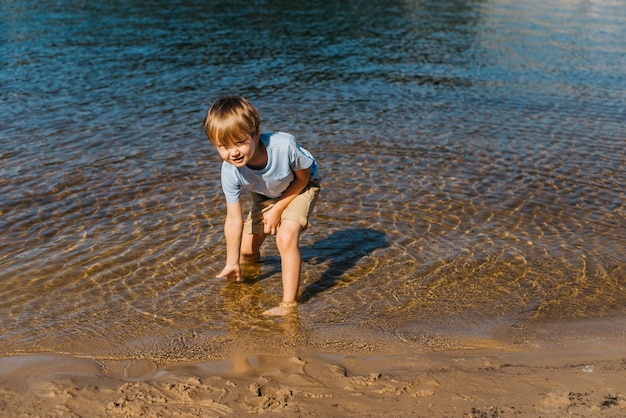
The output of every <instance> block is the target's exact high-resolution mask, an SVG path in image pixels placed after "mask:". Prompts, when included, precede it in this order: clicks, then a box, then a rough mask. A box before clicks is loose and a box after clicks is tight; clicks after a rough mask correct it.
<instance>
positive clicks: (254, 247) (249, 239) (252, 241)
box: [240, 232, 267, 263]
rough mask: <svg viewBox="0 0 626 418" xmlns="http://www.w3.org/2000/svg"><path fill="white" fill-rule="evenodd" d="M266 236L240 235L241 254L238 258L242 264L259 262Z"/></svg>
mask: <svg viewBox="0 0 626 418" xmlns="http://www.w3.org/2000/svg"><path fill="white" fill-rule="evenodd" d="M266 237H267V235H266V234H247V233H245V232H244V233H243V234H242V235H241V252H240V258H241V262H242V263H257V262H259V261H261V245H262V244H263V241H265V238H266Z"/></svg>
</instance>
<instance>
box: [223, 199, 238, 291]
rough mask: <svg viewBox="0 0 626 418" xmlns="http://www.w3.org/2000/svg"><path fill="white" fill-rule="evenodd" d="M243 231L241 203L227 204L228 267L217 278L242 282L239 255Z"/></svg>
mask: <svg viewBox="0 0 626 418" xmlns="http://www.w3.org/2000/svg"><path fill="white" fill-rule="evenodd" d="M242 231H243V216H242V206H241V201H239V202H237V203H226V221H225V222H224V237H225V238H226V266H224V269H223V270H222V272H221V273H220V274H218V275H217V278H218V279H220V278H222V277H234V278H235V279H236V280H237V281H240V280H241V268H240V266H239V255H240V254H239V253H240V251H241V234H242Z"/></svg>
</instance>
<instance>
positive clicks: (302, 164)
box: [222, 132, 320, 203]
mask: <svg viewBox="0 0 626 418" xmlns="http://www.w3.org/2000/svg"><path fill="white" fill-rule="evenodd" d="M260 140H261V141H263V144H264V145H265V148H266V149H267V166H265V168H263V169H260V170H253V169H251V168H249V167H247V166H244V167H241V168H237V167H235V166H234V165H232V164H230V163H228V162H226V161H224V162H223V163H222V189H223V190H224V195H225V196H226V201H227V202H228V203H237V202H239V198H240V194H241V191H242V190H246V191H250V192H254V193H258V194H261V195H263V196H266V197H269V198H278V197H280V196H281V195H282V194H283V192H284V191H285V190H286V189H287V187H288V186H289V184H291V182H292V181H293V179H294V178H295V176H294V174H293V172H294V171H298V170H304V169H307V168H310V169H311V179H312V180H319V179H320V176H319V173H318V170H317V163H316V162H315V158H313V156H312V155H311V153H310V152H308V151H307V150H305V149H304V148H302V147H301V146H300V144H299V143H298V142H297V141H296V139H295V137H294V136H293V135H291V134H288V133H284V132H273V133H265V134H261V138H260Z"/></svg>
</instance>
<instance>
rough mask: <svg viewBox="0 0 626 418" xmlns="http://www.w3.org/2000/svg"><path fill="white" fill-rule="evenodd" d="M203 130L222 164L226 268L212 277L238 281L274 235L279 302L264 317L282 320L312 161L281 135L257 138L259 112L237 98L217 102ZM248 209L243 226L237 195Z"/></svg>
mask: <svg viewBox="0 0 626 418" xmlns="http://www.w3.org/2000/svg"><path fill="white" fill-rule="evenodd" d="M204 131H205V133H206V135H207V137H208V138H209V141H211V143H212V144H213V145H214V146H215V147H216V148H217V151H218V153H219V155H220V157H221V158H222V159H223V160H224V161H223V162H222V172H221V176H222V189H223V191H224V195H225V197H226V221H225V222H224V236H225V238H226V266H225V267H224V269H223V270H222V272H221V273H220V274H218V275H217V277H218V278H222V277H233V278H235V279H236V280H237V281H241V279H242V278H241V266H240V263H241V262H244V263H245V262H258V261H259V260H260V248H261V244H262V243H263V241H264V240H265V238H266V237H267V236H268V235H276V246H277V247H278V252H279V253H280V259H281V267H282V283H283V299H282V302H281V303H280V305H279V306H277V307H275V308H272V309H269V310H267V311H265V312H264V314H265V315H286V314H287V313H289V312H291V311H293V310H294V309H295V308H296V306H297V302H296V297H297V294H298V287H299V285H300V264H301V258H300V244H299V240H300V232H301V231H302V230H303V229H306V227H307V225H308V219H309V216H310V214H311V212H312V210H313V207H314V205H315V202H316V201H317V197H318V195H319V191H320V176H319V173H318V169H317V163H316V161H315V159H314V158H313V156H312V155H311V154H310V153H309V152H308V151H307V150H305V149H304V148H302V147H300V145H299V144H298V142H296V140H295V138H294V137H293V136H292V135H290V134H287V133H283V132H276V133H264V134H261V124H260V115H259V111H258V110H257V109H256V108H255V107H254V106H253V105H252V104H250V102H248V100H246V99H244V98H243V97H222V98H220V99H218V100H217V101H215V102H214V103H213V105H212V106H211V108H210V109H209V111H208V112H207V114H206V117H205V118H204ZM244 190H246V191H249V192H250V194H251V196H252V208H251V210H250V213H249V214H248V217H247V219H246V221H245V222H244V221H243V213H242V203H241V199H240V194H241V192H242V191H244Z"/></svg>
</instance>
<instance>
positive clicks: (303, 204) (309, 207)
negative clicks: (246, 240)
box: [243, 180, 320, 234]
mask: <svg viewBox="0 0 626 418" xmlns="http://www.w3.org/2000/svg"><path fill="white" fill-rule="evenodd" d="M319 193H320V182H319V180H311V181H309V184H307V186H306V187H305V188H304V190H302V191H301V192H300V194H299V195H298V196H296V197H295V199H293V200H292V201H291V203H290V204H289V206H287V208H286V209H285V210H284V211H283V214H282V216H281V217H280V219H281V220H282V221H284V220H285V219H287V220H290V221H295V222H297V223H299V224H300V226H302V229H303V230H304V229H306V228H307V226H308V225H309V217H310V216H311V213H312V212H313V208H314V207H315V202H317V198H318V197H319ZM250 195H251V196H252V208H251V209H250V213H249V214H248V218H247V219H246V221H245V222H244V224H243V232H244V234H263V233H264V232H263V227H264V225H263V214H264V213H265V212H267V211H268V210H270V209H271V208H272V207H274V204H275V203H276V201H277V200H278V199H268V198H267V197H265V196H263V195H260V194H257V193H250Z"/></svg>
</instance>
